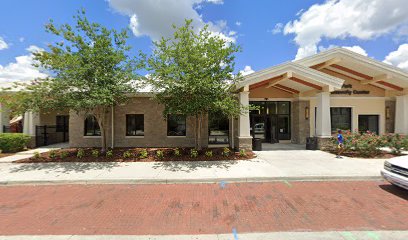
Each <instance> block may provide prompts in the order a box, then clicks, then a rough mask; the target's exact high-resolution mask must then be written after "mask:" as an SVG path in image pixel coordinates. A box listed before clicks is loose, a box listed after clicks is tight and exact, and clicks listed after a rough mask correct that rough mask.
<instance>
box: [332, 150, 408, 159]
mask: <svg viewBox="0 0 408 240" xmlns="http://www.w3.org/2000/svg"><path fill="white" fill-rule="evenodd" d="M327 152H329V153H333V154H337V151H327ZM341 155H342V156H345V157H351V158H375V159H390V158H393V157H398V156H403V155H405V154H400V155H398V154H392V153H390V152H387V151H381V153H380V154H378V155H375V156H369V157H367V156H361V155H359V154H358V153H356V152H343V153H342V154H341Z"/></svg>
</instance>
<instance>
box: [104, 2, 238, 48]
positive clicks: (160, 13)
mask: <svg viewBox="0 0 408 240" xmlns="http://www.w3.org/2000/svg"><path fill="white" fill-rule="evenodd" d="M204 3H208V4H222V3H223V1H222V0H138V1H132V0H109V4H110V6H111V7H112V8H113V9H115V10H117V11H118V12H120V13H122V14H125V15H127V16H129V18H130V23H129V27H130V28H131V30H132V32H133V34H134V35H135V36H137V37H140V36H148V37H150V38H152V39H153V40H159V39H160V38H161V37H169V36H171V35H172V33H173V28H172V24H175V25H176V26H181V25H184V20H185V19H192V20H193V26H194V27H195V29H197V30H198V29H200V28H202V27H203V26H204V24H208V25H209V30H210V31H212V32H214V33H215V34H216V35H218V36H221V37H223V38H224V39H226V40H228V41H232V42H235V40H236V36H231V35H229V34H228V32H229V29H228V26H227V23H226V21H223V20H221V21H217V22H215V23H214V22H204V20H203V18H202V16H201V15H200V14H199V13H198V12H197V9H198V8H200V6H201V4H204Z"/></svg>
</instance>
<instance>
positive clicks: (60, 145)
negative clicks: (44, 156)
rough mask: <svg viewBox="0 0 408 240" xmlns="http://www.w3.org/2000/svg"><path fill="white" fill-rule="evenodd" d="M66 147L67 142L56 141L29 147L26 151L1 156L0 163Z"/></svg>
mask: <svg viewBox="0 0 408 240" xmlns="http://www.w3.org/2000/svg"><path fill="white" fill-rule="evenodd" d="M67 147H68V143H57V144H52V145H48V146H44V147H39V148H35V149H30V150H27V151H23V152H18V153H16V154H14V155H10V156H7V157H2V158H0V163H12V162H14V161H17V160H21V159H25V158H29V157H32V156H34V153H35V152H39V153H44V152H48V151H51V150H58V149H61V148H67Z"/></svg>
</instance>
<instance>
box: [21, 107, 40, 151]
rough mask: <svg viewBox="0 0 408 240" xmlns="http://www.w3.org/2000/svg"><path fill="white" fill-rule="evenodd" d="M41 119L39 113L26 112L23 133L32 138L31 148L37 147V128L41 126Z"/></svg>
mask: <svg viewBox="0 0 408 240" xmlns="http://www.w3.org/2000/svg"><path fill="white" fill-rule="evenodd" d="M39 123H40V117H39V115H38V114H37V113H33V112H25V113H24V117H23V133H24V134H27V135H29V136H30V137H31V142H30V144H29V145H30V147H35V135H36V131H35V130H36V129H35V126H37V125H39Z"/></svg>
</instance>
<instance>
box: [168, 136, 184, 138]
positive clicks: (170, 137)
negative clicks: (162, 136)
mask: <svg viewBox="0 0 408 240" xmlns="http://www.w3.org/2000/svg"><path fill="white" fill-rule="evenodd" d="M167 137H168V138H185V137H187V136H167Z"/></svg>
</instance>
